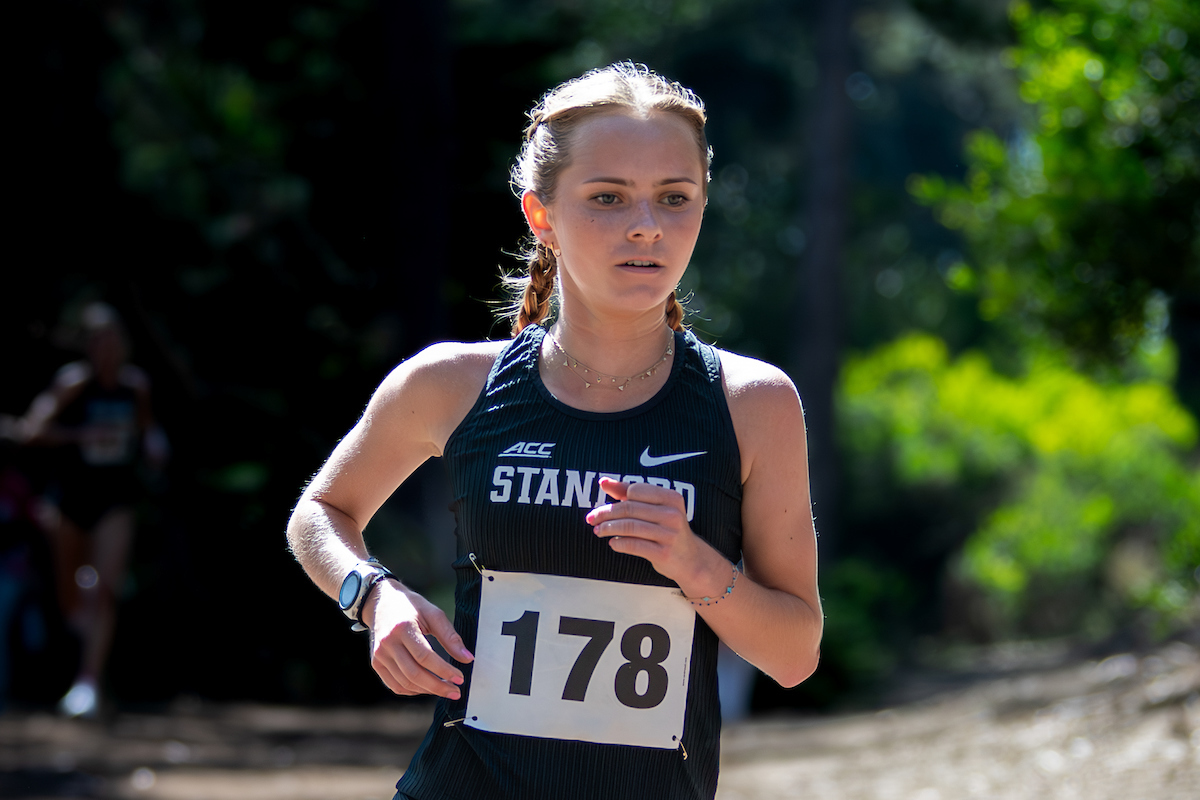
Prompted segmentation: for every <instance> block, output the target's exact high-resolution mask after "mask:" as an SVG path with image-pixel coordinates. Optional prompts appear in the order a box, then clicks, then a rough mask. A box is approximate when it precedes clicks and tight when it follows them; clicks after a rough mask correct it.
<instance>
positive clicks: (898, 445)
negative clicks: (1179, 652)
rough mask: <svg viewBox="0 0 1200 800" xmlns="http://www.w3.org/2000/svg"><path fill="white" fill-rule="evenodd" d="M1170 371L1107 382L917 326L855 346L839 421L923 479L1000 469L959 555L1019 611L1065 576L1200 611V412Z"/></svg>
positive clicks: (1016, 615) (867, 449) (960, 481)
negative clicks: (985, 352)
mask: <svg viewBox="0 0 1200 800" xmlns="http://www.w3.org/2000/svg"><path fill="white" fill-rule="evenodd" d="M1160 346H1161V347H1162V348H1164V349H1166V348H1167V347H1168V346H1167V345H1166V344H1163V345H1160ZM1158 372H1159V373H1160V376H1159V377H1155V378H1143V379H1141V380H1138V381H1126V382H1120V381H1117V380H1112V381H1108V382H1105V381H1101V380H1097V379H1095V378H1091V377H1088V376H1087V375H1084V374H1081V373H1080V372H1077V371H1075V370H1073V369H1071V368H1070V367H1069V366H1067V364H1066V363H1065V362H1064V361H1063V360H1062V359H1061V358H1056V357H1054V356H1053V355H1052V354H1049V353H1042V354H1039V355H1037V356H1036V357H1034V358H1033V359H1032V362H1031V364H1030V365H1029V367H1028V369H1027V370H1026V371H1025V372H1024V374H1022V375H1020V376H1016V377H1010V376H1006V375H1002V374H999V373H998V372H996V371H995V370H994V369H993V368H992V366H991V365H990V364H989V363H988V361H987V360H986V359H985V358H984V357H983V356H981V355H979V354H977V353H965V354H963V355H961V356H959V357H957V358H954V359H952V358H951V357H950V355H949V354H948V352H947V348H946V346H945V344H944V343H943V342H942V341H941V340H939V339H937V338H935V337H933V336H929V335H924V334H913V335H909V336H907V337H905V338H902V339H900V340H898V341H896V342H893V343H891V344H888V345H886V346H883V347H881V348H879V349H878V350H876V351H874V352H872V353H870V354H867V355H864V356H859V357H853V358H850V359H849V360H848V361H847V363H846V364H845V367H844V369H843V372H842V376H841V382H840V387H839V404H840V408H839V412H840V418H841V426H842V431H841V435H842V439H843V444H844V446H845V448H846V451H847V455H848V458H849V459H850V460H851V461H852V462H854V461H867V462H878V461H879V460H884V461H885V462H886V463H887V464H888V465H889V467H890V470H891V471H892V473H893V474H894V475H895V476H896V479H897V481H898V482H899V483H900V484H901V485H903V486H906V487H910V488H912V489H914V490H916V489H918V488H929V487H934V486H936V487H942V488H949V489H954V488H955V487H956V486H959V485H963V486H965V484H966V483H967V482H968V480H967V479H968V476H984V477H990V478H993V479H995V480H997V481H998V482H999V484H1000V486H1002V487H1003V488H1002V491H1001V493H1000V494H999V496H998V497H997V498H996V499H994V500H993V501H992V502H991V503H990V505H988V506H985V508H986V510H985V511H984V513H983V514H982V516H981V518H980V519H979V520H978V523H977V526H976V528H975V530H974V532H973V533H972V534H971V535H970V536H969V538H968V539H967V541H966V543H965V546H964V548H963V550H962V557H961V560H960V561H959V562H958V563H959V569H960V570H961V573H962V575H963V576H964V577H965V578H966V579H967V580H969V581H970V582H972V583H974V584H975V585H977V586H978V587H981V588H982V589H984V590H985V591H986V592H987V593H988V594H989V595H991V597H992V598H994V599H995V601H996V602H997V603H998V604H999V605H1000V606H1001V608H1002V609H1003V612H1004V616H1005V617H1006V619H1007V620H1008V622H1009V624H1011V625H1015V626H1017V627H1018V628H1019V627H1020V620H1021V619H1022V615H1026V614H1028V613H1029V612H1031V611H1036V609H1031V607H1030V606H1031V604H1033V603H1036V602H1037V601H1038V596H1039V591H1040V589H1039V588H1038V587H1046V586H1055V585H1061V584H1063V583H1064V582H1066V583H1070V584H1071V585H1072V586H1092V587H1095V588H1096V590H1097V591H1098V592H1100V593H1102V594H1104V595H1106V596H1108V597H1110V598H1115V599H1116V601H1117V603H1118V605H1120V606H1123V607H1125V608H1130V609H1149V610H1151V611H1152V612H1153V614H1154V616H1155V617H1156V618H1157V619H1159V620H1160V621H1162V622H1164V623H1167V624H1170V623H1174V622H1181V621H1184V620H1186V619H1189V618H1192V617H1194V616H1196V615H1197V613H1198V611H1200V606H1198V603H1197V583H1196V580H1195V579H1194V577H1193V571H1194V570H1195V569H1196V567H1197V565H1198V564H1200V470H1197V469H1196V468H1195V467H1193V466H1191V465H1189V463H1188V458H1189V453H1190V452H1191V450H1192V449H1193V448H1194V446H1195V444H1196V440H1197V426H1196V422H1195V420H1194V419H1193V418H1192V417H1191V416H1190V415H1189V414H1188V413H1187V411H1186V410H1185V409H1183V408H1182V407H1181V406H1180V404H1179V403H1178V401H1177V400H1176V399H1175V397H1174V396H1173V394H1172V392H1171V390H1170V388H1169V386H1168V380H1169V377H1170V376H1169V375H1166V374H1164V371H1163V370H1162V369H1161V368H1160V369H1159V370H1158ZM972 485H974V484H972ZM963 491H974V489H969V488H963ZM1035 590H1037V591H1035ZM1075 622H1076V623H1078V620H1076V621H1075ZM1017 632H1019V631H1017ZM1025 632H1028V631H1025Z"/></svg>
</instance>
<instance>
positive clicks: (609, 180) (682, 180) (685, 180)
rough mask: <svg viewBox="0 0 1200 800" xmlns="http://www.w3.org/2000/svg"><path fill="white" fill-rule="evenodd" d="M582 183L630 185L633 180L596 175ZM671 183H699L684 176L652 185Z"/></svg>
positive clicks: (695, 184)
mask: <svg viewBox="0 0 1200 800" xmlns="http://www.w3.org/2000/svg"><path fill="white" fill-rule="evenodd" d="M584 183H615V184H616V185H618V186H632V185H633V181H627V180H625V179H624V178H606V177H603V176H601V177H598V178H589V179H587V180H586V181H584ZM672 183H690V184H692V185H693V186H698V185H699V184H698V183H696V182H695V181H694V180H692V179H691V178H686V177H684V178H664V179H663V180H661V181H658V182H657V183H655V184H654V185H655V186H666V185H668V184H672Z"/></svg>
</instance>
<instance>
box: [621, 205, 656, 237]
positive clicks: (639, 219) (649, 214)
mask: <svg viewBox="0 0 1200 800" xmlns="http://www.w3.org/2000/svg"><path fill="white" fill-rule="evenodd" d="M629 238H630V239H633V240H640V241H651V242H656V241H658V240H659V239H661V238H662V225H660V224H659V222H658V215H657V214H656V213H655V208H654V203H653V202H651V201H649V200H646V201H643V202H640V203H637V204H635V206H634V211H633V220H632V222H631V223H630V226H629Z"/></svg>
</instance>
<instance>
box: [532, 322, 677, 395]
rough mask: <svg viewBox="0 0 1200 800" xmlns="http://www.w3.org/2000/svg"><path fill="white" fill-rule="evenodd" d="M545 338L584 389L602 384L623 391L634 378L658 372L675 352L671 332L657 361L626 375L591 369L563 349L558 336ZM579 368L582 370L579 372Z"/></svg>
mask: <svg viewBox="0 0 1200 800" xmlns="http://www.w3.org/2000/svg"><path fill="white" fill-rule="evenodd" d="M547 338H549V339H550V344H552V345H554V347H555V349H557V350H558V352H560V353H562V354H563V362H562V365H563V366H564V367H566V368H567V369H569V370H571V372H574V373H575V374H576V375H577V376H578V377H579V379H580V380H582V381H583V386H584V388H585V389H590V388H592V387H593V386H597V385H603V386H608V387H614V388H616V389H617V390H618V391H622V392H623V391H625V387H626V386H628V385H629V384H630V383H632V382H633V379H634V378H637V379H638V380H642V381H644V380H646V378H649V377H650V376H651V375H653V374H654V373H656V372H658V368H659V367H661V366H662V365H663V364H664V363H666V360H667V359H668V358H670V357H671V354H672V353H674V352H675V334H674V332H672V333H671V337H670V338H669V339H668V340H667V349H666V350H664V351H663V354H662V358H660V359H658V361H655V362H654V365H653V366H651V367H650V368H649V369H645V370H642V371H641V372H635V373H634V374H632V375H626V376H621V375H609V374H607V373H604V372H601V371H600V370H598V369H592V368H591V367H589V366H588V365H587V364H584V363H583V362H582V361H580V360H579V359H578V358H576V357H575V356H573V355H571V354H570V353H568V352H567V351H566V350H564V349H563V346H562V345H561V344H559V342H558V338H557V337H556V336H555V335H554V334H553V333H549V334H548V336H547ZM581 369H582V370H583V372H580V370H581ZM589 375H591V376H593V379H592V380H588V376H589Z"/></svg>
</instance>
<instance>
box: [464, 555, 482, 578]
mask: <svg viewBox="0 0 1200 800" xmlns="http://www.w3.org/2000/svg"><path fill="white" fill-rule="evenodd" d="M467 557H468V558H470V559H471V563H472V564H473V565H474V566H475V571H476V572H478V573H479V574H480V575H482V574H483V567H481V566H479V562H478V561H476V560H475V554H474V553H467Z"/></svg>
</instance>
